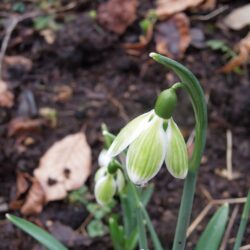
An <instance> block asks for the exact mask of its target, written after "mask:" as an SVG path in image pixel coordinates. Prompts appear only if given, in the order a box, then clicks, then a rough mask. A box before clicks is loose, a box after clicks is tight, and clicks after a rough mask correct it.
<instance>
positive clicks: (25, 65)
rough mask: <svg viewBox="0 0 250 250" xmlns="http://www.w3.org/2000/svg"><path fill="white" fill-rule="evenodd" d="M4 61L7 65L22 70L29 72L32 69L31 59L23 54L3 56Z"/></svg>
mask: <svg viewBox="0 0 250 250" xmlns="http://www.w3.org/2000/svg"><path fill="white" fill-rule="evenodd" d="M4 63H5V64H7V66H8V67H11V68H12V67H15V68H21V69H22V70H23V71H27V72H29V71H30V70H31V69H32V66H33V63H32V61H31V60H30V59H29V58H27V57H24V56H5V57H4Z"/></svg>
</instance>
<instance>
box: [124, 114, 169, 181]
mask: <svg viewBox="0 0 250 250" xmlns="http://www.w3.org/2000/svg"><path fill="white" fill-rule="evenodd" d="M165 141H166V135H165V132H164V130H163V120H162V119H160V118H158V117H154V118H153V120H152V121H150V126H149V127H148V128H147V129H145V130H144V131H143V132H142V133H141V135H140V136H139V137H138V138H137V139H136V140H135V141H134V142H133V143H132V144H131V145H130V146H129V149H128V153H127V158H126V169H127V173H128V176H129V178H130V180H131V181H132V182H133V183H135V184H137V185H142V184H145V183H146V182H148V181H149V180H150V179H152V178H153V177H154V176H155V175H156V174H157V173H158V171H159V170H160V168H161V166H162V164H163V161H164V157H165V152H166V142H165Z"/></svg>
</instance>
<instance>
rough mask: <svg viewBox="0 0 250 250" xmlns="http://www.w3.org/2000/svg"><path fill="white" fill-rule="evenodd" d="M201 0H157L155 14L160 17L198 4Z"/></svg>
mask: <svg viewBox="0 0 250 250" xmlns="http://www.w3.org/2000/svg"><path fill="white" fill-rule="evenodd" d="M202 2H203V0H157V4H156V6H157V7H156V14H157V16H158V17H159V18H160V19H166V18H168V17H169V16H171V15H173V14H175V13H178V12H181V11H184V10H186V9H189V8H193V7H196V6H198V5H200V4H201V3H202Z"/></svg>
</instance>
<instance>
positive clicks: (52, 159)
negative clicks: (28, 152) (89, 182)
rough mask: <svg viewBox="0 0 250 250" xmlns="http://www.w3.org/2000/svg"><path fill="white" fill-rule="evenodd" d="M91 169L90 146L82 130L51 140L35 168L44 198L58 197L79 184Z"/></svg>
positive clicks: (55, 198)
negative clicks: (49, 146)
mask: <svg viewBox="0 0 250 250" xmlns="http://www.w3.org/2000/svg"><path fill="white" fill-rule="evenodd" d="M90 171H91V150H90V147H89V145H88V144H87V141H86V138H85V135H84V134H83V133H82V132H79V133H76V134H72V135H68V136H66V137H65V138H63V139H62V140H60V141H58V142H56V143H54V144H53V145H52V146H51V148H49V149H48V150H47V152H46V153H45V154H44V156H43V157H42V158H41V159H40V164H39V167H38V168H37V169H36V170H35V171H34V176H35V178H36V179H37V180H38V181H39V182H40V184H41V186H42V188H43V190H44V192H45V197H46V201H47V202H48V201H52V200H60V199H63V198H64V197H65V196H66V195H67V191H70V190H74V189H78V188H80V187H81V186H82V185H83V184H84V182H85V181H86V179H87V178H88V176H89V175H90Z"/></svg>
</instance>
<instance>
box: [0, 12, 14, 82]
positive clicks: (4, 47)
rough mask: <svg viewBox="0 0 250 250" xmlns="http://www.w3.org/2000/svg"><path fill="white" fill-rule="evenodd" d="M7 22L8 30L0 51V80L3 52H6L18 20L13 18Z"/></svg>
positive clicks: (0, 77)
mask: <svg viewBox="0 0 250 250" xmlns="http://www.w3.org/2000/svg"><path fill="white" fill-rule="evenodd" d="M9 22H10V24H9V25H8V28H7V29H6V33H5V37H4V39H3V42H2V46H1V51H0V79H2V65H3V58H4V56H5V52H6V49H7V46H8V43H9V40H10V36H11V33H12V31H13V30H14V29H15V27H16V25H17V23H18V18H16V17H13V18H12V19H10V20H9Z"/></svg>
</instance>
